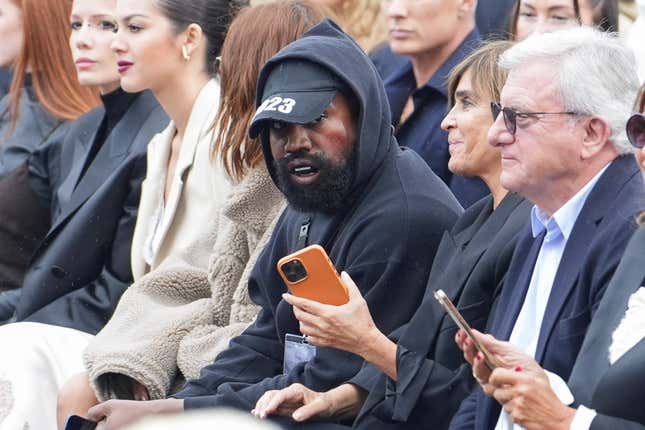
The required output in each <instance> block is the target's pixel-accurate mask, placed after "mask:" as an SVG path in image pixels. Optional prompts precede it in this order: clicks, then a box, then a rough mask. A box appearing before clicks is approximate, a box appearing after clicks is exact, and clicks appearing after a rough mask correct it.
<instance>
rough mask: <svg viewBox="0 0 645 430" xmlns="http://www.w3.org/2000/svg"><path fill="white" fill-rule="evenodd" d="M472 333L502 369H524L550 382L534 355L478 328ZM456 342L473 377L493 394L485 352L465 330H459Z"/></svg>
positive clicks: (485, 391) (487, 391)
mask: <svg viewBox="0 0 645 430" xmlns="http://www.w3.org/2000/svg"><path fill="white" fill-rule="evenodd" d="M472 333H473V336H475V338H476V340H477V342H479V344H480V345H482V346H483V347H484V348H486V350H488V352H489V354H490V357H491V358H492V360H493V362H494V363H495V365H496V366H498V367H500V368H502V369H509V370H514V369H520V370H522V369H523V370H526V371H527V372H529V371H530V372H531V374H533V375H534V376H535V377H536V378H539V379H541V380H543V381H546V382H547V383H548V378H547V376H546V373H545V372H544V370H543V369H542V367H540V365H539V364H538V363H537V362H536V361H535V360H534V359H533V357H531V356H529V355H527V354H525V353H523V352H522V351H520V350H519V349H517V348H515V347H514V346H513V345H511V344H510V343H509V342H504V341H501V340H497V339H495V338H494V337H493V336H491V335H489V334H483V333H480V332H479V331H477V330H472ZM455 342H456V343H457V346H458V347H459V349H461V350H462V351H463V353H464V358H465V360H466V361H467V362H468V363H470V365H471V366H472V369H473V377H474V378H475V379H476V380H477V382H478V383H479V385H481V387H482V389H483V390H484V393H486V394H487V395H488V396H492V395H493V391H494V387H493V386H491V385H490V383H489V378H490V375H491V373H492V372H491V369H489V368H488V366H487V365H486V362H485V360H484V356H483V354H482V353H481V352H479V351H478V350H477V348H475V345H474V344H473V342H472V340H470V338H469V337H468V336H467V335H466V333H465V332H464V331H463V330H459V331H457V334H456V335H455Z"/></svg>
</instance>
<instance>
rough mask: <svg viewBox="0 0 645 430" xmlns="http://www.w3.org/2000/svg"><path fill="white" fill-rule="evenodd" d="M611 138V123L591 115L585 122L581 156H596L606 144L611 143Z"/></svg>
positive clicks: (584, 157)
mask: <svg viewBox="0 0 645 430" xmlns="http://www.w3.org/2000/svg"><path fill="white" fill-rule="evenodd" d="M610 138H611V127H609V124H607V122H606V121H604V120H602V119H600V118H598V117H591V119H589V120H587V121H586V122H585V127H584V139H583V141H582V150H581V153H580V157H581V158H582V159H583V160H586V159H589V158H592V157H594V156H595V155H596V154H597V153H599V152H600V151H602V150H603V148H604V147H605V145H607V144H609V139H610Z"/></svg>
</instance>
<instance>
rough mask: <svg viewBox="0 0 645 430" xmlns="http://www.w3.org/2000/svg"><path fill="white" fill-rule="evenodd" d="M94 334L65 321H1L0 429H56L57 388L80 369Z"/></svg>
mask: <svg viewBox="0 0 645 430" xmlns="http://www.w3.org/2000/svg"><path fill="white" fill-rule="evenodd" d="M91 338H92V336H91V335H89V334H87V333H83V332H80V331H77V330H72V329H68V328H64V327H56V326H50V325H45V324H35V323H15V324H8V325H5V326H2V327H0V345H3V347H6V349H3V354H0V388H1V391H0V415H1V417H0V418H3V419H2V421H1V422H0V429H2V430H5V429H7V430H9V429H22V428H24V427H25V424H28V425H29V428H32V429H53V428H55V426H56V399H57V397H58V391H59V389H60V387H61V386H62V385H63V383H64V382H65V381H67V380H68V379H69V378H70V377H71V376H72V375H74V374H77V373H79V372H81V371H82V370H83V369H84V367H83V361H82V353H83V350H84V349H85V347H86V346H87V344H88V342H89V340H90V339H91Z"/></svg>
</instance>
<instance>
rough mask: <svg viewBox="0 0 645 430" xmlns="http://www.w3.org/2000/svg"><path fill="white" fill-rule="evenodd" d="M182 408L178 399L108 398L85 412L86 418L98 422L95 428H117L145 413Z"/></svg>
mask: <svg viewBox="0 0 645 430" xmlns="http://www.w3.org/2000/svg"><path fill="white" fill-rule="evenodd" d="M183 410H184V402H183V400H179V399H164V400H154V401H147V402H139V401H133V400H108V401H107V402H104V403H101V404H99V405H96V406H94V407H93V408H91V409H90V410H89V411H88V412H87V418H88V419H89V420H91V421H95V422H98V425H97V427H96V429H97V430H118V429H121V428H124V427H125V426H127V425H128V424H131V423H133V422H135V421H137V420H139V419H140V418H143V417H145V416H147V415H152V414H159V413H176V412H181V411H183Z"/></svg>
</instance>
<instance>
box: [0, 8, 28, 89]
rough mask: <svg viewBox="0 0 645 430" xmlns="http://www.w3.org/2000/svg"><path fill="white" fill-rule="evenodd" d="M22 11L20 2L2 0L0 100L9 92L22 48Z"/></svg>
mask: <svg viewBox="0 0 645 430" xmlns="http://www.w3.org/2000/svg"><path fill="white" fill-rule="evenodd" d="M22 38H23V33H22V11H21V10H20V4H19V3H18V0H0V40H2V41H3V43H2V47H1V48H0V99H2V97H4V96H5V95H6V94H7V93H8V92H9V87H10V86H11V76H12V74H11V69H12V68H13V65H14V63H15V61H16V58H18V54H19V53H20V50H21V48H22Z"/></svg>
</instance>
